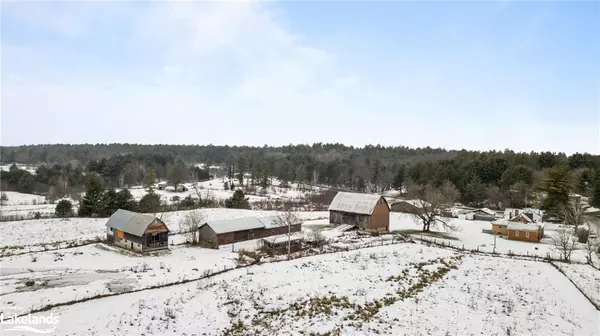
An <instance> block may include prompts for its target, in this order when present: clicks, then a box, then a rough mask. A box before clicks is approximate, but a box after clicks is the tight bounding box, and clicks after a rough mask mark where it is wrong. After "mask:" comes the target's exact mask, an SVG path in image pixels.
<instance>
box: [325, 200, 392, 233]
mask: <svg viewBox="0 0 600 336" xmlns="http://www.w3.org/2000/svg"><path fill="white" fill-rule="evenodd" d="M329 223H331V224H349V225H354V226H356V227H357V228H359V229H361V230H368V231H389V229H390V207H389V205H388V203H387V201H386V200H385V198H384V197H383V196H381V195H373V194H360V193H351V192H343V191H340V192H338V193H337V195H335V197H334V198H333V201H332V202H331V205H329Z"/></svg>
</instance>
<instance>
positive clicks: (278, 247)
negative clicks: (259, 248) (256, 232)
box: [262, 233, 304, 253]
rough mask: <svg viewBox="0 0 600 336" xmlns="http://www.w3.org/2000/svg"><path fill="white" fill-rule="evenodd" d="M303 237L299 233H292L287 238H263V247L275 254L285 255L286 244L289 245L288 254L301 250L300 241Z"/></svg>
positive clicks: (285, 236) (281, 236) (280, 236)
mask: <svg viewBox="0 0 600 336" xmlns="http://www.w3.org/2000/svg"><path fill="white" fill-rule="evenodd" d="M303 240H304V236H303V235H302V234H301V233H294V234H292V235H290V236H289V237H288V235H287V234H283V235H277V236H271V237H267V238H263V240H262V241H263V245H264V246H265V247H267V248H270V249H272V250H274V251H275V252H277V253H287V250H288V242H289V244H290V252H297V251H299V250H301V249H302V241H303Z"/></svg>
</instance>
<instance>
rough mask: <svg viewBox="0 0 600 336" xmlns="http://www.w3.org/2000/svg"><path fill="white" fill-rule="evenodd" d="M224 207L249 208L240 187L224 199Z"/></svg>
mask: <svg viewBox="0 0 600 336" xmlns="http://www.w3.org/2000/svg"><path fill="white" fill-rule="evenodd" d="M225 207H227V208H233V209H250V203H249V202H248V199H247V198H246V196H245V195H244V192H243V191H242V190H241V189H238V190H236V191H235V192H234V193H233V196H231V197H230V198H228V199H226V200H225Z"/></svg>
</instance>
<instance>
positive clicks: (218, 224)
mask: <svg viewBox="0 0 600 336" xmlns="http://www.w3.org/2000/svg"><path fill="white" fill-rule="evenodd" d="M205 225H208V226H209V227H210V228H211V229H212V230H213V231H215V233H216V234H221V233H228V232H237V231H244V230H252V229H261V228H264V227H265V224H264V223H263V222H262V221H261V220H260V219H259V218H257V217H243V218H236V219H225V220H220V221H214V222H208V223H206V224H205Z"/></svg>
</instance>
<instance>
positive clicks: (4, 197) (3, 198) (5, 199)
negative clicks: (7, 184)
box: [0, 193, 8, 204]
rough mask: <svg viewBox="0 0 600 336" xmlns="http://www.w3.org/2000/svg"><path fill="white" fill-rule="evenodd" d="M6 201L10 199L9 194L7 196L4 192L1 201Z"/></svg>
mask: <svg viewBox="0 0 600 336" xmlns="http://www.w3.org/2000/svg"><path fill="white" fill-rule="evenodd" d="M6 201H8V196H6V193H2V195H0V203H2V204H4V203H5V202H6Z"/></svg>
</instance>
